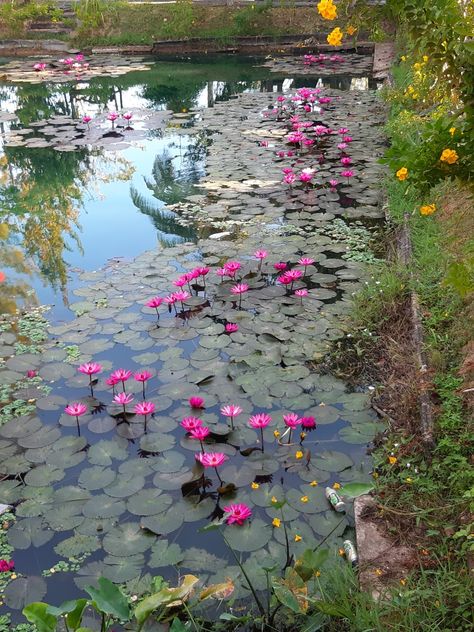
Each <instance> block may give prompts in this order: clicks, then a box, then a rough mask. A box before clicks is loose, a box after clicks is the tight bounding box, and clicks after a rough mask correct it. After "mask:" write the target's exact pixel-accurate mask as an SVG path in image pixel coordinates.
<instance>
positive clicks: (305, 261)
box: [298, 257, 314, 276]
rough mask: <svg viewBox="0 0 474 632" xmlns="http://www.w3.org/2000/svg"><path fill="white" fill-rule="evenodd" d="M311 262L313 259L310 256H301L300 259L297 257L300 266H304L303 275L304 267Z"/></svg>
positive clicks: (304, 274) (311, 263)
mask: <svg viewBox="0 0 474 632" xmlns="http://www.w3.org/2000/svg"><path fill="white" fill-rule="evenodd" d="M313 263H314V259H311V257H301V259H299V261H298V264H299V265H300V266H304V272H303V276H306V268H307V267H308V266H312V265H313Z"/></svg>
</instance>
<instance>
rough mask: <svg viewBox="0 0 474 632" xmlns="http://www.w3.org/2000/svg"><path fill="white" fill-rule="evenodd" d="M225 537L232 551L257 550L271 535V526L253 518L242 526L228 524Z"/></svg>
mask: <svg viewBox="0 0 474 632" xmlns="http://www.w3.org/2000/svg"><path fill="white" fill-rule="evenodd" d="M225 537H226V539H227V541H228V542H229V546H231V547H232V548H233V549H234V551H240V552H251V551H257V550H258V549H260V548H262V547H263V546H265V545H266V544H267V542H268V541H269V540H270V538H271V537H272V527H271V525H270V524H265V522H263V520H261V519H260V518H255V519H253V520H252V521H251V522H246V523H245V524H243V525H242V526H240V525H229V526H228V527H226V528H225Z"/></svg>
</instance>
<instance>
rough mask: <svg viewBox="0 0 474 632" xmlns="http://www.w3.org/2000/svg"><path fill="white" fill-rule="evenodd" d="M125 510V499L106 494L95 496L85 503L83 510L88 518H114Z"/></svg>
mask: <svg viewBox="0 0 474 632" xmlns="http://www.w3.org/2000/svg"><path fill="white" fill-rule="evenodd" d="M124 511H125V503H124V502H123V500H119V499H117V498H112V497H111V496H107V495H106V494H98V495H97V496H93V497H92V498H91V499H90V500H88V501H87V502H86V504H85V505H84V507H83V509H82V512H83V514H84V516H85V517H86V518H113V517H117V516H120V515H121V514H122V513H123V512H124Z"/></svg>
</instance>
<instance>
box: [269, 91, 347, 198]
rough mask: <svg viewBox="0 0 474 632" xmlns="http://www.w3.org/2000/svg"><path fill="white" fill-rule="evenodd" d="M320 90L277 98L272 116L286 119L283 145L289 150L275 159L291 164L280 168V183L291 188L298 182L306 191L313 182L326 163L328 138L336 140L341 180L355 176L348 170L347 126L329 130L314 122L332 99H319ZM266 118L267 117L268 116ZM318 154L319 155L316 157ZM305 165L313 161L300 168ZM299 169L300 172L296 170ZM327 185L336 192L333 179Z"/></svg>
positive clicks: (297, 92) (323, 125)
mask: <svg viewBox="0 0 474 632" xmlns="http://www.w3.org/2000/svg"><path fill="white" fill-rule="evenodd" d="M320 94H321V90H320V89H319V88H299V89H298V90H297V91H296V93H295V94H290V95H288V96H284V95H282V96H279V97H277V103H276V107H275V108H274V109H273V110H272V113H273V114H275V115H276V117H277V119H279V120H282V119H286V120H287V124H288V134H287V135H286V138H285V140H286V144H287V145H289V146H290V149H289V150H288V149H285V150H283V149H282V150H278V151H277V152H276V156H277V158H279V159H285V158H290V159H291V161H292V163H291V165H290V166H288V167H284V168H283V169H282V172H283V182H284V183H286V184H288V185H289V186H290V187H291V186H292V185H293V184H294V183H295V182H300V183H301V184H303V185H304V186H305V188H306V189H308V188H309V186H310V185H311V184H313V183H312V180H313V178H314V177H315V175H316V172H317V168H318V167H319V166H320V165H321V164H322V163H324V162H325V156H324V152H325V141H326V140H327V139H329V138H332V139H337V141H338V142H337V149H338V150H339V152H340V156H339V162H340V164H341V167H342V170H341V172H340V174H339V175H340V177H342V178H345V179H346V181H347V182H349V180H350V179H351V178H352V177H353V176H354V175H355V172H354V171H353V170H352V169H351V168H350V167H351V165H352V163H353V160H352V158H351V156H350V155H349V147H350V143H352V141H353V138H352V136H350V134H349V129H348V128H347V127H341V128H339V129H338V130H334V129H331V128H330V127H328V126H327V125H325V124H323V123H322V122H321V121H318V120H314V115H315V113H316V112H317V113H318V114H321V112H322V111H323V110H322V107H321V106H323V105H327V104H330V103H331V102H332V101H333V98H332V97H324V96H320ZM267 116H268V114H267ZM308 116H310V117H312V118H313V120H304V119H305V117H306V118H307V117H308ZM315 151H318V155H315ZM303 157H304V162H305V164H307V162H308V159H312V162H311V163H310V165H309V166H306V167H304V168H303V169H301V164H302V162H303ZM297 169H300V170H299V172H298V171H296V170H297ZM328 185H329V186H330V188H331V189H332V190H335V189H336V188H337V186H338V185H339V182H338V180H337V179H336V178H331V179H330V180H329V182H328Z"/></svg>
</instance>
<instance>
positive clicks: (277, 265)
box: [273, 261, 288, 272]
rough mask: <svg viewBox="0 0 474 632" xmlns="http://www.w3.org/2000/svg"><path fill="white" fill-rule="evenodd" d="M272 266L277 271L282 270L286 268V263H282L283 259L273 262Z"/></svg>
mask: <svg viewBox="0 0 474 632" xmlns="http://www.w3.org/2000/svg"><path fill="white" fill-rule="evenodd" d="M273 267H274V268H275V270H278V271H279V272H283V270H286V269H287V267H288V264H287V263H284V262H283V261H279V262H278V263H274V264H273Z"/></svg>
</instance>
